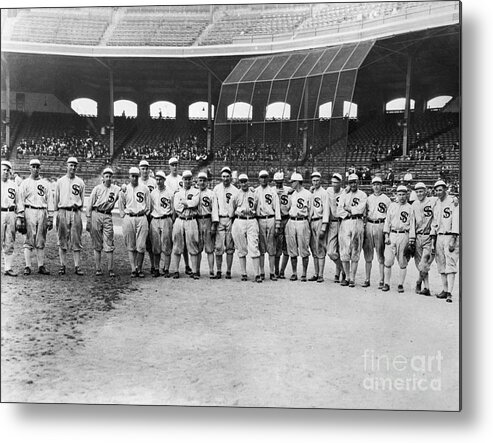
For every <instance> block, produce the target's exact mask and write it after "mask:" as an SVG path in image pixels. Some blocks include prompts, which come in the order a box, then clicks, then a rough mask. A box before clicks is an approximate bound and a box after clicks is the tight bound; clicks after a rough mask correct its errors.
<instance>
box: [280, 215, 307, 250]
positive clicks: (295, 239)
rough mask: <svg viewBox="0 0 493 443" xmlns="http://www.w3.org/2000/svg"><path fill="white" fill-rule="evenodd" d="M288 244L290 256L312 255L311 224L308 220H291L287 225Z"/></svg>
mask: <svg viewBox="0 0 493 443" xmlns="http://www.w3.org/2000/svg"><path fill="white" fill-rule="evenodd" d="M286 245H287V248H288V255H289V256H290V257H298V255H300V256H301V257H303V258H304V257H309V256H310V249H309V246H310V226H309V224H308V220H291V219H290V220H289V221H288V223H287V225H286Z"/></svg>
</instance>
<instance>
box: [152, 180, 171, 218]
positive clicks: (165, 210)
mask: <svg viewBox="0 0 493 443" xmlns="http://www.w3.org/2000/svg"><path fill="white" fill-rule="evenodd" d="M150 199H151V215H152V216H153V217H163V216H164V215H172V214H173V212H174V209H173V203H174V202H173V200H174V192H173V191H172V190H170V189H168V188H167V187H166V186H165V187H164V189H162V190H161V189H159V188H156V189H154V191H152V192H151V195H150Z"/></svg>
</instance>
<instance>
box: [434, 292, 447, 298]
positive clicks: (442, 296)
mask: <svg viewBox="0 0 493 443" xmlns="http://www.w3.org/2000/svg"><path fill="white" fill-rule="evenodd" d="M447 294H448V292H445V291H442V292H440V294H438V295H437V298H440V299H443V298H447Z"/></svg>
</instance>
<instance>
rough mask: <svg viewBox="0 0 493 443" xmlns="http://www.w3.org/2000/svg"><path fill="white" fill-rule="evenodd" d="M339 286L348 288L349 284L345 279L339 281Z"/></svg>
mask: <svg viewBox="0 0 493 443" xmlns="http://www.w3.org/2000/svg"><path fill="white" fill-rule="evenodd" d="M341 286H349V282H348V281H347V280H346V279H343V280H342V281H341Z"/></svg>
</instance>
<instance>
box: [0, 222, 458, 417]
mask: <svg viewBox="0 0 493 443" xmlns="http://www.w3.org/2000/svg"><path fill="white" fill-rule="evenodd" d="M117 233H118V235H117V238H116V247H117V254H116V257H115V270H116V272H117V274H118V276H117V278H116V279H110V278H109V277H107V276H104V277H96V276H94V262H93V258H92V250H91V247H90V240H89V236H88V234H87V233H86V232H84V236H83V238H84V241H83V243H84V248H85V249H84V253H83V257H84V260H83V269H84V271H85V272H86V275H84V276H76V275H74V274H73V266H72V263H71V262H69V266H68V273H67V275H65V276H63V277H59V276H58V275H57V270H58V251H57V249H56V246H55V245H56V234H55V233H54V231H51V232H50V233H49V238H48V243H47V244H48V247H47V253H46V255H47V267H48V268H49V269H50V270H51V272H52V274H51V275H50V276H41V275H38V274H37V273H33V274H32V275H30V276H28V277H24V276H23V275H21V274H22V270H23V267H24V262H23V255H22V250H21V249H22V243H21V239H20V238H18V240H17V243H16V252H15V255H16V260H15V261H14V265H15V269H16V270H17V271H18V272H19V274H20V275H19V276H18V277H17V278H12V277H3V278H2V286H1V289H2V292H1V308H2V321H1V326H2V342H1V344H2V355H1V357H2V359H1V363H2V385H1V388H2V390H1V396H2V401H7V402H50V403H51V402H71V403H106V404H108V403H131V404H168V405H211V406H212V405H214V406H216V405H217V406H272V407H274V406H275V407H323V408H358V409H360V408H385V409H392V408H398V409H441V410H456V409H457V408H458V407H459V305H460V303H459V294H458V293H459V291H458V286H459V282H458V281H457V282H456V288H455V289H454V294H453V295H454V303H445V302H444V301H443V300H438V299H436V298H435V297H424V296H420V295H416V294H414V282H415V279H416V277H417V272H416V269H415V266H414V263H411V264H410V266H409V272H408V278H407V283H406V286H405V289H406V292H405V293H404V294H398V293H397V291H396V287H397V284H396V283H395V282H393V285H392V289H391V291H390V292H387V293H384V292H381V291H379V290H378V289H377V288H376V284H377V281H378V277H377V274H376V273H374V274H373V281H372V286H371V287H370V288H366V289H364V288H362V287H361V286H360V285H361V283H362V282H363V280H364V262H363V260H362V261H361V262H360V266H359V271H358V278H357V286H356V288H347V287H340V286H339V285H337V284H335V283H333V282H332V277H333V276H332V274H333V269H334V265H333V264H332V262H330V261H329V260H328V262H327V267H326V272H325V278H326V280H325V282H324V283H321V284H319V283H311V282H306V283H302V282H300V281H298V282H290V281H289V280H284V281H278V282H270V281H266V282H264V283H262V284H257V283H254V282H253V281H252V278H253V275H252V274H251V269H249V270H250V281H249V282H241V281H240V279H239V267H238V261H237V258H236V257H235V264H234V267H233V279H232V280H224V279H223V280H221V281H215V280H212V281H211V280H209V278H208V272H206V266H207V263H206V260H205V258H204V259H203V263H202V275H203V277H202V279H201V280H199V281H195V280H191V279H189V278H185V277H186V276H185V274H184V273H182V278H180V279H179V280H172V279H164V278H158V279H155V278H151V277H150V276H149V275H147V277H146V278H145V279H136V280H131V279H130V276H129V267H128V262H127V257H126V255H127V254H126V251H125V249H124V246H123V240H122V237H121V231H120V230H119V229H117ZM19 237H20V236H19ZM69 257H70V260H71V254H69ZM145 263H146V271H148V267H149V265H148V257H146V262H145ZM33 265H34V267H36V266H35V260H34V261H33ZM375 265H376V263H375ZM182 266H183V265H182ZM375 268H376V266H375ZM311 269H312V266H311V263H310V272H309V275H311ZM287 270H288V271H289V272H288V277H289V275H290V265H288V269H287ZM2 271H3V269H2ZM375 271H377V269H374V272H375ZM204 275H205V277H204ZM431 289H432V292H434V293H437V292H440V291H441V288H440V279H439V277H438V275H437V272H436V266H435V265H433V266H432V271H431Z"/></svg>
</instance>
